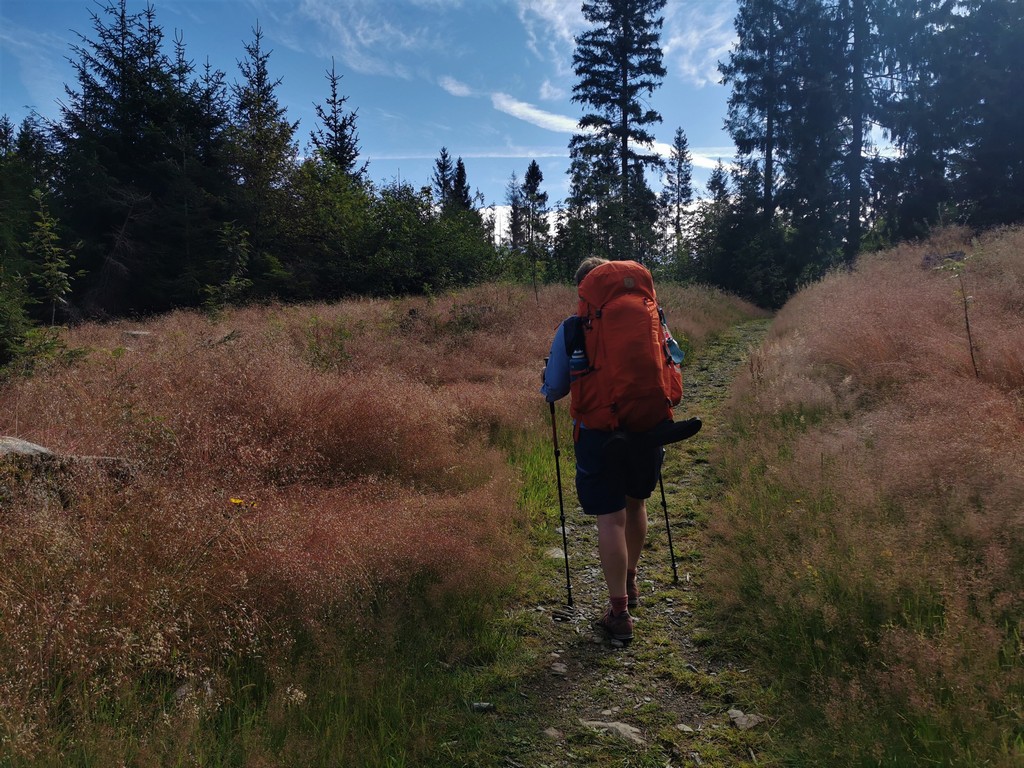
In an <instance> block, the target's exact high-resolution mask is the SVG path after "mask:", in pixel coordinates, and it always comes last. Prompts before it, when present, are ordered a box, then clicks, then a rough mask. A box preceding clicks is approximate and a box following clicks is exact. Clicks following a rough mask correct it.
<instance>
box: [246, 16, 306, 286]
mask: <svg viewBox="0 0 1024 768" xmlns="http://www.w3.org/2000/svg"><path fill="white" fill-rule="evenodd" d="M252 32H253V39H252V40H251V41H250V42H248V43H247V44H246V45H245V46H244V48H245V54H246V56H245V58H244V59H243V60H241V61H239V62H238V68H239V71H240V72H241V74H242V77H243V80H242V82H240V83H236V84H235V85H234V86H233V87H232V89H231V92H232V97H233V103H232V105H231V106H232V116H231V125H230V128H229V136H230V152H231V160H232V170H233V173H234V178H235V181H236V183H237V184H238V187H239V199H238V201H237V203H238V205H239V208H240V210H239V213H240V214H241V216H240V219H241V226H242V229H244V230H246V231H247V232H248V233H249V236H250V238H251V239H250V244H251V247H252V251H253V260H252V264H251V266H252V273H251V276H252V279H253V282H254V286H255V290H256V291H257V293H258V294H261V295H273V294H276V293H278V292H279V291H281V290H284V289H285V287H286V283H287V280H288V270H287V266H286V265H285V264H284V263H283V261H282V255H283V254H284V253H285V252H287V250H288V248H287V247H286V243H287V237H288V233H289V228H290V223H291V216H290V211H289V207H288V206H289V199H288V186H289V183H290V181H291V177H292V174H293V173H294V172H295V168H296V161H297V157H298V147H297V146H296V144H295V140H294V136H295V130H296V129H297V128H298V122H291V121H289V120H288V119H287V116H286V115H287V110H286V109H285V107H284V106H282V105H281V104H280V102H279V101H278V98H277V93H276V91H277V88H278V86H279V85H280V84H281V79H280V78H277V79H273V78H271V76H270V70H269V66H268V63H269V59H270V54H271V53H272V51H267V50H264V48H263V30H262V28H261V27H260V26H259V24H257V25H256V26H255V27H254V28H253V30H252Z"/></svg>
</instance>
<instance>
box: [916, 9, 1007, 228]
mask: <svg viewBox="0 0 1024 768" xmlns="http://www.w3.org/2000/svg"><path fill="white" fill-rule="evenodd" d="M957 6H958V8H957V13H954V14H952V15H951V16H950V24H949V26H948V27H947V28H946V29H944V30H942V31H941V32H940V33H939V34H940V39H939V46H940V47H939V51H938V55H937V57H936V60H935V63H934V70H935V78H936V80H937V81H938V91H939V94H938V95H939V99H940V101H939V105H938V106H939V107H940V109H939V111H938V112H937V114H936V115H935V116H934V117H935V119H936V120H937V121H938V122H939V123H940V124H942V125H947V126H949V134H950V138H951V139H952V151H951V153H950V161H951V162H950V169H949V170H950V173H951V175H952V178H953V184H954V189H955V195H956V200H957V202H958V204H959V206H960V209H961V211H962V212H963V215H964V216H965V218H966V220H968V221H970V222H971V223H972V224H974V225H976V226H991V225H994V224H1004V223H1011V222H1015V221H1020V220H1021V219H1022V218H1024V138H1022V136H1024V129H1022V126H1024V103H1022V100H1021V98H1020V93H1019V91H1020V84H1021V82H1024V64H1022V61H1021V50H1022V49H1024V3H1021V2H1020V0H964V1H963V2H960V3H958V4H957Z"/></svg>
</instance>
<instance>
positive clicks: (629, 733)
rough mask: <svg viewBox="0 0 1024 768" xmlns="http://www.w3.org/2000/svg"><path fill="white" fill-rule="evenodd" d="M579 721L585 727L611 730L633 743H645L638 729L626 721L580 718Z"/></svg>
mask: <svg viewBox="0 0 1024 768" xmlns="http://www.w3.org/2000/svg"><path fill="white" fill-rule="evenodd" d="M580 722H581V723H582V724H583V725H585V726H586V727H587V728H593V729H595V730H598V731H611V732H612V733H615V734H617V735H619V736H621V737H622V738H624V739H629V740H630V741H632V742H633V743H635V744H646V743H647V742H646V741H644V739H643V737H642V736H641V735H640V729H639V728H634V727H633V726H632V725H629V724H628V723H620V722H617V721H616V722H611V723H606V722H604V721H602V720H580Z"/></svg>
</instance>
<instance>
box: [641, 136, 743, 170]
mask: <svg viewBox="0 0 1024 768" xmlns="http://www.w3.org/2000/svg"><path fill="white" fill-rule="evenodd" d="M651 148H652V149H653V150H654V151H655V152H657V153H658V154H659V155H661V156H662V157H664V158H666V159H668V158H669V157H671V156H672V145H671V144H665V143H664V142H661V141H656V142H654V144H653V145H651ZM733 152H735V149H733V148H732V147H698V148H694V149H690V160H691V161H692V162H693V167H694V168H708V169H712V168H714V167H715V166H716V165H718V161H719V160H720V159H721V160H722V161H723V162H724V163H725V165H726V167H728V165H729V162H728V161H729V160H731V159H732V155H733Z"/></svg>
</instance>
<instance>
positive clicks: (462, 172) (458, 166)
mask: <svg viewBox="0 0 1024 768" xmlns="http://www.w3.org/2000/svg"><path fill="white" fill-rule="evenodd" d="M451 202H452V204H453V205H454V206H455V207H456V209H457V210H461V211H471V210H473V195H472V194H471V193H470V191H469V181H468V180H467V179H466V165H465V163H463V162H462V158H461V157H460V158H458V159H457V160H456V161H455V179H454V180H453V182H452V198H451Z"/></svg>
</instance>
